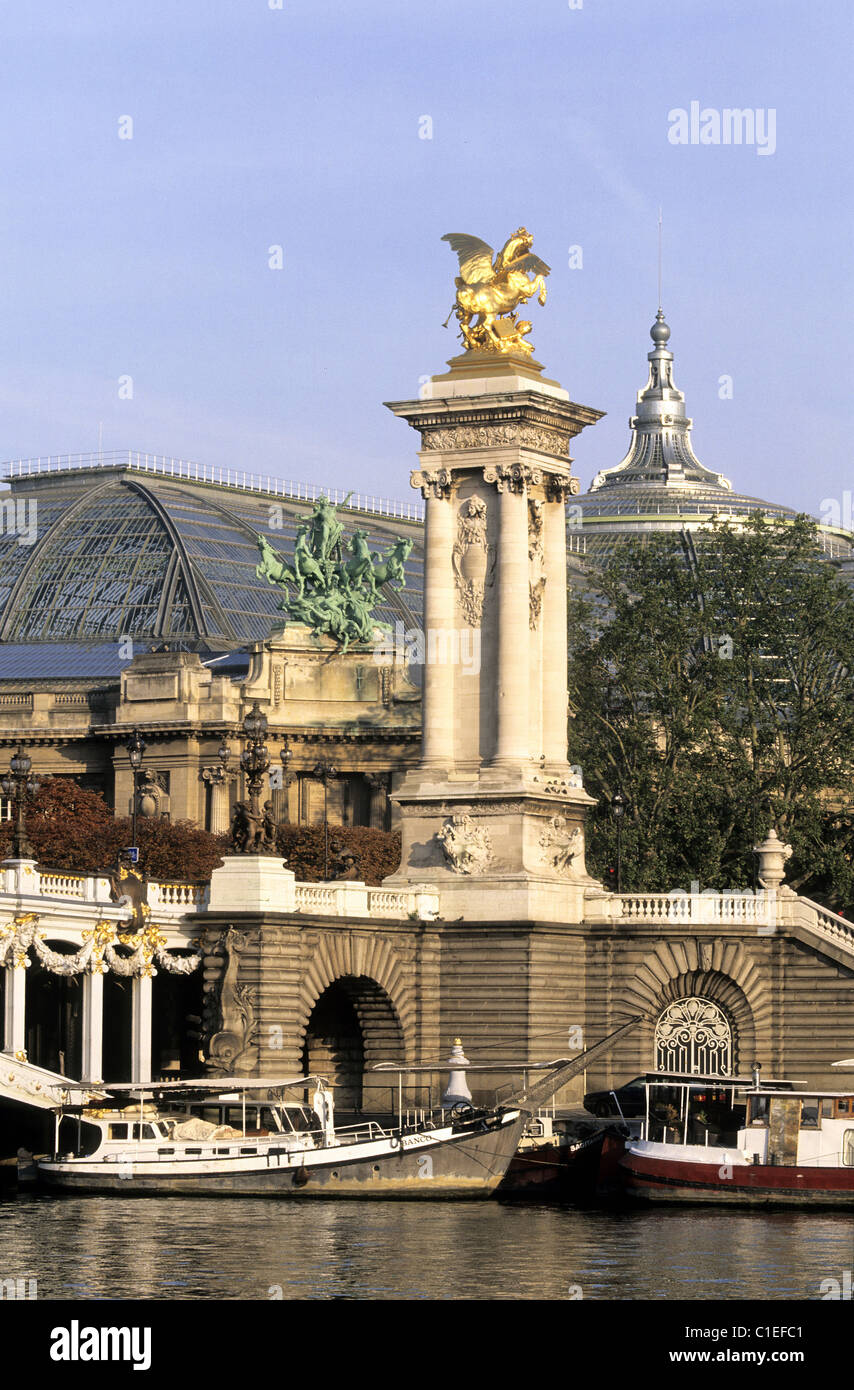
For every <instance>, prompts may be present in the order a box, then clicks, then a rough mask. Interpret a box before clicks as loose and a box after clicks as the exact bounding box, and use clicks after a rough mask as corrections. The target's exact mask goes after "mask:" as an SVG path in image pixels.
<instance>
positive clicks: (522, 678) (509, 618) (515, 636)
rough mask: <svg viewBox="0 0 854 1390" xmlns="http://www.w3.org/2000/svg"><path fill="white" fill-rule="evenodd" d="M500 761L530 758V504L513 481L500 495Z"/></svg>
mask: <svg viewBox="0 0 854 1390" xmlns="http://www.w3.org/2000/svg"><path fill="white" fill-rule="evenodd" d="M499 497H500V509H499V541H498V580H497V585H496V587H497V590H498V683H497V691H496V716H497V718H496V725H497V735H496V741H495V756H494V758H493V759H492V761H493V762H497V763H499V762H500V763H513V764H515V765H516V766H518V765H519V764H520V763H526V762H528V761H529V759H530V756H531V753H530V731H529V728H528V707H529V698H528V696H529V683H530V674H529V670H528V665H529V649H530V619H529V615H530V597H529V592H528V502H527V497H526V493H525V488H524V485H522V487H521V490H520V491H518V492H516V491H513V490H512V489H511V487H510V485H509V483H505V484H504V490H503V491H502V492H501V493H500V494H499Z"/></svg>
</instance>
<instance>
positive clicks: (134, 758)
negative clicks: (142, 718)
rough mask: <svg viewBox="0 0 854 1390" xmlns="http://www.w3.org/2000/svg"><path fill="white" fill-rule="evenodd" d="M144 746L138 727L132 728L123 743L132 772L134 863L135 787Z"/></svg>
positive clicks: (134, 855)
mask: <svg viewBox="0 0 854 1390" xmlns="http://www.w3.org/2000/svg"><path fill="white" fill-rule="evenodd" d="M145 746H146V745H145V739H144V738H143V737H142V735H141V733H140V732H139V729H134V731H133V733H132V734H131V736H130V738H129V739H128V741H127V743H126V744H125V747H126V749H127V755H128V758H129V759H130V765H131V771H132V772H133V802H132V804H131V849H132V851H133V853H132V855H131V858H132V859H133V861H134V863H136V861H137V858H138V857H139V850H138V849H137V844H136V811H137V798H138V791H137V787H138V782H139V769H140V768H141V766H142V757H143V754H144V753H145Z"/></svg>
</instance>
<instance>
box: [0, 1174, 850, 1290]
mask: <svg viewBox="0 0 854 1390" xmlns="http://www.w3.org/2000/svg"><path fill="white" fill-rule="evenodd" d="M0 1251H2V1270H0V1277H12V1278H15V1277H18V1278H22V1277H29V1278H32V1277H35V1278H37V1279H38V1295H39V1298H40V1299H60V1298H79V1299H95V1298H153V1299H267V1298H269V1297H270V1296H271V1290H272V1291H274V1292H275V1290H276V1289H277V1288H278V1287H280V1288H281V1296H282V1297H283V1298H284V1299H318V1298H321V1299H325V1298H353V1299H391V1298H406V1299H419V1298H421V1299H484V1298H486V1299H518V1298H522V1299H535V1298H538V1299H566V1298H567V1297H569V1296H570V1294H569V1290H570V1288H571V1286H578V1287H579V1288H580V1289H581V1291H582V1293H583V1296H584V1298H586V1299H644V1300H645V1299H674V1298H686V1299H704V1300H706V1299H711V1300H725V1299H733V1298H749V1299H760V1300H765V1299H793V1298H817V1297H818V1293H819V1284H820V1283H821V1281H822V1279H826V1278H828V1277H837V1278H840V1277H841V1272H842V1271H843V1270H845V1269H851V1268H852V1265H854V1215H850V1214H848V1213H844V1212H840V1213H831V1214H823V1215H817V1214H814V1213H811V1212H774V1213H762V1212H752V1211H745V1212H736V1211H725V1210H719V1211H708V1210H705V1209H702V1208H697V1209H695V1210H693V1211H685V1210H679V1209H673V1210H665V1209H660V1210H653V1211H629V1212H617V1211H577V1210H573V1209H570V1208H559V1207H545V1206H520V1205H515V1204H514V1205H509V1204H508V1205H502V1204H501V1203H499V1202H449V1203H446V1204H445V1203H438V1202H436V1203H430V1204H424V1205H421V1204H419V1203H403V1202H401V1203H395V1202H376V1203H375V1202H325V1201H312V1202H287V1201H280V1200H266V1199H262V1198H251V1197H243V1198H239V1199H231V1198H224V1199H204V1198H189V1197H188V1198H182V1197H171V1198H163V1199H159V1198H145V1199H142V1198H139V1199H136V1200H134V1199H132V1198H131V1199H127V1200H122V1199H111V1198H106V1197H104V1198H102V1197H88V1198H87V1197H50V1196H45V1197H35V1196H17V1197H14V1196H13V1197H8V1198H5V1199H4V1200H2V1201H0Z"/></svg>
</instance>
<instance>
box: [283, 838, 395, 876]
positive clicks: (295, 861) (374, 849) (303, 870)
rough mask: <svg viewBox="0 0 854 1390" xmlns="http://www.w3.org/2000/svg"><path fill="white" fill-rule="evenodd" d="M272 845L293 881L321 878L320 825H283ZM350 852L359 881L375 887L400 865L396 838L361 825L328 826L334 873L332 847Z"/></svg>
mask: <svg viewBox="0 0 854 1390" xmlns="http://www.w3.org/2000/svg"><path fill="white" fill-rule="evenodd" d="M276 843H277V844H278V846H279V848H280V849H281V851H282V854H283V855H284V857H285V859H286V860H287V863H288V868H289V869H293V871H294V873H295V874H296V876H297V878H298V879H299V880H300V881H302V882H304V883H317V882H318V881H320V880H321V879H322V878H323V874H324V860H325V836H324V827H323V826H322V825H283V826H280V828H279V833H278V835H277V837H276ZM336 846H337V847H340V848H346V849H349V850H352V852H353V854H354V855H355V856H356V866H355V867H356V869H357V871H358V875H359V878H360V879H362V880H363V881H364V882H365V883H367V884H371V885H374V886H376V885H377V884H379V883H381V882H382V880H383V879H384V878H386V877H387V876H388V875H389V874H393V873H394V871H395V869H396V868H397V867H398V865H399V864H400V835H399V834H398V833H396V832H395V831H385V830H373V829H371V828H370V827H369V826H365V825H330V826H329V864H330V873H332V872H334V858H335V847H336Z"/></svg>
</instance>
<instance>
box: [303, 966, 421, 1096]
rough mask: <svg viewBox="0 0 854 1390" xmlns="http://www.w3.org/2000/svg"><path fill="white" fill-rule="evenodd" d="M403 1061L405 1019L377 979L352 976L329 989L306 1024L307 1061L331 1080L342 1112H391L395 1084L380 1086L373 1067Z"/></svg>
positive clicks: (310, 1070) (307, 1065) (311, 1068)
mask: <svg viewBox="0 0 854 1390" xmlns="http://www.w3.org/2000/svg"><path fill="white" fill-rule="evenodd" d="M402 1057H403V1032H402V1030H401V1027H400V1021H399V1019H398V1017H397V1014H396V1012H395V1008H394V1005H393V1004H392V1002H391V999H390V998H389V996H388V995H387V994H386V992H385V990H384V989H382V987H381V986H380V985H378V984H377V983H376V981H375V980H371V979H369V978H368V977H367V976H365V975H359V976H355V975H347V976H344V977H342V978H341V979H338V980H335V981H334V983H333V984H331V985H329V987H328V988H327V989H325V990H324V991H323V993H322V994H321V995H320V997H319V998H318V999H317V1001H316V1003H315V1005H314V1008H313V1009H312V1011H311V1014H310V1016H309V1020H308V1024H307V1026H306V1030H305V1044H304V1047H303V1054H302V1063H303V1070H304V1071H305V1072H307V1073H313V1072H319V1073H320V1074H321V1075H322V1076H325V1077H326V1078H327V1079H328V1081H329V1082H330V1084H331V1085H332V1087H333V1088H334V1091H335V1107H336V1111H337V1112H338V1114H342V1113H344V1114H368V1113H378V1112H385V1111H387V1110H388V1109H389V1108H390V1105H389V1097H390V1085H389V1082H388V1080H385V1081H383V1082H380V1083H378V1079H377V1077H376V1075H375V1074H374V1073H373V1072H372V1068H373V1067H374V1066H375V1065H376V1064H377V1063H378V1062H394V1061H399V1060H401V1059H402Z"/></svg>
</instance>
